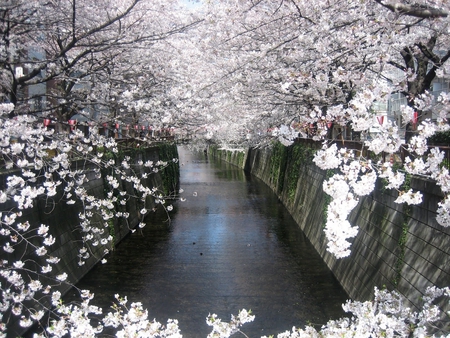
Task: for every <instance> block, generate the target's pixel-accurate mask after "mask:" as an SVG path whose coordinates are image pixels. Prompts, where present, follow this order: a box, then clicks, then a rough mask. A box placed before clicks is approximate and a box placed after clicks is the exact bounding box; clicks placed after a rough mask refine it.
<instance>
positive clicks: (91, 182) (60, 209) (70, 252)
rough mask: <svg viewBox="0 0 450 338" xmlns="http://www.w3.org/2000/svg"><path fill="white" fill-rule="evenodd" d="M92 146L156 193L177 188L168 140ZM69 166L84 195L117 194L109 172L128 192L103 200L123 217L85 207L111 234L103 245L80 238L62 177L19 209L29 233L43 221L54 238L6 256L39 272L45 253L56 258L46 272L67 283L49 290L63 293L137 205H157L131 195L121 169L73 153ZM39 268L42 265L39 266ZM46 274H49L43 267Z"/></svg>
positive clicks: (13, 328)
mask: <svg viewBox="0 0 450 338" xmlns="http://www.w3.org/2000/svg"><path fill="white" fill-rule="evenodd" d="M96 151H97V152H98V153H101V152H102V153H103V157H102V158H103V159H104V160H105V161H114V162H115V163H116V164H119V163H121V162H122V161H123V160H124V158H125V157H127V159H128V163H129V167H128V169H127V170H128V172H127V174H128V173H129V174H130V176H131V175H135V176H136V177H138V178H139V180H140V182H141V183H142V184H143V185H145V186H146V187H148V188H149V189H152V188H154V189H155V191H157V192H158V194H161V195H164V196H169V195H172V196H173V195H174V194H175V193H176V192H177V190H178V188H179V168H178V161H177V160H176V161H173V159H174V158H175V159H177V158H178V153H177V147H176V145H175V144H173V143H172V144H169V143H161V144H153V145H152V146H150V147H138V146H133V147H131V146H127V147H121V148H120V150H119V151H118V152H117V153H112V152H108V151H106V150H105V149H104V148H100V147H98V148H97V149H96ZM161 161H163V162H167V163H166V164H165V167H166V168H165V169H164V170H162V166H161V167H158V166H157V165H156V163H158V162H161ZM146 162H153V163H155V165H156V168H159V169H161V170H155V169H154V168H153V167H148V166H144V165H142V163H146ZM71 166H72V167H71V169H72V170H73V171H74V172H75V171H77V170H78V171H77V172H78V174H79V175H80V176H82V178H83V179H82V180H81V179H80V182H81V183H80V184H79V189H80V190H82V191H83V192H84V194H85V196H88V197H86V198H91V197H92V199H94V198H96V199H104V198H105V196H106V195H107V194H110V193H111V194H112V193H115V194H118V192H117V190H116V191H115V192H114V190H113V189H112V188H111V185H110V184H109V183H108V180H107V176H108V175H109V176H110V177H113V176H114V177H115V179H116V180H117V187H120V189H121V190H122V191H126V192H127V194H128V195H127V196H129V198H127V203H126V204H119V203H118V202H116V203H113V205H112V206H109V205H108V211H109V212H114V215H117V213H119V212H121V213H127V214H129V217H128V218H127V219H126V218H123V217H122V218H120V217H114V218H109V219H108V220H107V221H105V220H104V219H103V218H102V217H101V215H100V214H99V213H98V212H96V210H91V209H89V210H88V212H89V213H90V214H91V216H90V221H91V223H90V224H91V225H92V226H93V227H94V226H97V225H99V224H100V227H101V229H102V234H104V235H105V237H107V236H111V238H112V241H111V242H110V243H107V244H106V245H97V244H98V243H97V244H94V241H90V242H89V241H87V240H85V238H84V236H85V235H86V233H85V232H84V229H83V228H82V226H81V225H80V223H82V222H83V220H82V218H81V216H80V214H83V212H85V211H86V209H87V208H85V204H84V203H83V202H82V201H77V202H75V203H73V204H69V203H66V200H67V198H66V195H65V183H62V184H60V185H59V186H58V188H57V189H56V191H55V194H54V195H53V196H52V197H51V198H50V197H49V196H39V197H37V198H36V199H35V201H34V203H33V206H32V207H30V208H26V209H23V210H20V211H21V212H20V218H18V222H24V223H25V222H26V223H27V224H29V227H30V231H29V232H30V233H31V232H32V231H36V230H37V229H39V228H40V227H41V225H42V224H43V225H46V226H48V234H50V235H51V237H52V238H54V243H53V245H51V246H48V247H47V248H46V253H47V255H45V256H44V255H41V256H37V255H36V254H35V253H34V252H33V251H32V250H27V246H28V243H27V241H23V242H22V243H19V244H18V245H17V246H16V247H15V249H16V250H15V252H14V253H13V254H12V255H11V256H10V257H12V258H13V259H17V260H22V261H24V262H27V261H32V262H35V263H36V266H35V267H34V269H36V271H33V270H30V271H33V272H36V273H39V272H40V269H39V268H38V267H39V266H42V267H45V266H46V264H47V261H46V259H47V258H48V257H58V259H59V262H58V263H57V264H55V265H54V266H52V268H51V269H50V270H51V273H52V274H54V276H58V275H60V274H67V275H65V276H67V283H65V282H64V283H59V282H53V286H52V290H54V291H56V290H58V291H59V292H61V293H62V294H64V293H66V292H67V291H68V290H69V289H70V288H71V287H72V285H73V284H75V283H77V282H78V281H79V280H80V279H81V278H82V277H83V276H84V275H85V274H86V273H88V271H90V270H91V269H92V267H93V266H95V265H96V264H97V263H98V262H99V261H100V260H101V259H102V258H103V257H104V256H105V248H106V249H108V250H109V251H110V252H111V251H114V248H115V245H117V244H118V243H119V242H120V241H121V240H122V239H123V238H124V237H125V236H127V235H128V234H129V233H130V231H131V230H132V229H134V228H136V227H137V225H138V223H139V222H140V221H141V219H142V217H143V216H142V213H141V210H142V209H143V207H144V206H145V207H146V208H148V209H152V208H154V207H157V204H156V203H155V198H154V197H153V196H151V195H147V196H146V197H145V198H135V196H136V195H137V193H136V189H135V187H134V184H135V181H134V182H132V181H130V180H129V179H127V177H126V175H120V174H118V173H117V172H116V171H115V168H114V167H113V166H106V165H105V166H103V167H101V168H100V169H99V167H100V166H99V165H98V164H96V163H94V162H87V161H86V160H81V159H77V158H73V160H72V162H71ZM14 174H15V172H14V170H11V171H10V172H8V173H5V174H3V175H0V190H4V189H5V186H6V185H7V182H8V177H11V176H13V175H14ZM99 174H101V175H99ZM144 200H145V204H144ZM14 208H15V205H14V202H13V201H12V200H9V201H6V202H5V203H2V210H0V211H6V210H14ZM105 208H106V207H105ZM32 243H33V242H32ZM2 246H3V244H2ZM30 246H31V245H30ZM83 246H84V247H85V248H87V252H88V256H86V258H85V259H84V261H83V262H84V264H80V252H81V249H82V248H83ZM14 255H16V256H14ZM42 270H44V269H43V268H42ZM47 275H49V274H48V272H47ZM52 276H53V275H52ZM38 278H40V279H41V280H42V281H45V278H46V277H45V276H44V275H43V274H42V275H41V276H39V277H38ZM30 304H31V305H30ZM27 306H33V307H34V306H36V308H38V309H41V306H42V307H48V306H50V300H49V299H48V298H46V297H45V296H43V297H41V298H40V299H39V302H38V304H37V303H31V302H30V303H28V304H27ZM5 317H6V316H5ZM7 327H8V329H7V332H8V337H17V336H23V335H24V334H25V332H26V330H27V329H26V328H23V327H21V326H20V325H18V320H16V317H14V316H12V317H11V320H9V321H8V324H7ZM33 330H34V328H33ZM30 334H31V333H30Z"/></svg>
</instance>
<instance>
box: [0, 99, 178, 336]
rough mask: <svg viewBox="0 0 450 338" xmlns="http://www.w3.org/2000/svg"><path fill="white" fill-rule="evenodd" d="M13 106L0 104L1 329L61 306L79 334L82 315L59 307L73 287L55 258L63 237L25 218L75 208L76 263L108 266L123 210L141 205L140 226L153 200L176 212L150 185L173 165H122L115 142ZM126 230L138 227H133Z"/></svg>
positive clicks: (33, 319) (126, 162) (125, 217)
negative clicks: (99, 187)
mask: <svg viewBox="0 0 450 338" xmlns="http://www.w3.org/2000/svg"><path fill="white" fill-rule="evenodd" d="M11 109H12V107H11V106H10V104H5V105H0V110H1V111H2V112H3V115H1V116H0V130H1V133H0V152H1V155H2V157H1V161H0V169H2V171H3V172H4V174H5V177H6V179H5V182H4V185H2V187H1V188H0V206H1V208H0V241H1V242H0V246H1V248H0V249H1V250H2V252H3V255H2V260H1V262H0V283H1V284H0V286H1V287H0V293H1V297H0V299H1V300H0V312H1V316H0V332H3V333H4V332H6V330H7V328H8V327H9V326H10V325H13V323H14V322H18V325H20V326H21V327H24V328H27V327H30V326H32V325H33V324H34V323H41V322H42V321H43V318H44V314H45V312H46V311H49V310H51V309H52V308H53V307H58V311H59V315H60V316H63V317H64V318H65V320H66V321H67V320H68V317H70V321H71V322H72V323H73V324H74V327H73V328H72V329H74V328H75V327H78V328H77V329H78V330H81V327H82V325H81V323H80V322H79V321H78V322H77V320H78V319H77V318H82V316H83V315H82V314H81V313H77V312H76V311H78V310H75V308H72V307H70V306H60V300H61V293H60V291H59V290H60V285H61V284H66V285H70V281H69V275H68V273H67V272H66V271H64V270H63V266H62V262H61V259H60V257H58V256H56V255H57V252H59V250H58V248H59V246H60V245H61V242H60V241H61V239H60V238H59V237H58V236H56V235H55V229H53V228H52V227H51V226H50V224H45V223H36V222H35V221H33V220H31V219H29V217H26V216H25V214H26V212H28V209H32V208H34V207H36V205H37V202H38V201H40V200H41V201H42V200H43V201H45V205H47V206H49V207H48V210H49V211H48V212H49V213H51V212H52V209H53V208H54V206H55V205H56V203H65V204H67V205H68V207H69V208H74V210H78V219H77V223H78V226H77V228H76V229H73V231H76V232H78V233H79V236H78V237H79V241H78V243H79V248H78V265H79V266H82V265H84V264H85V263H86V261H87V260H88V259H90V258H91V257H93V255H96V257H95V259H96V260H100V259H101V260H102V262H103V263H105V262H106V258H105V256H106V255H107V254H108V253H109V252H110V250H111V249H112V248H113V247H114V231H112V230H113V229H112V226H113V225H114V222H116V220H120V219H123V220H124V224H127V225H128V218H129V213H128V212H127V211H126V210H127V208H126V205H127V203H129V201H130V200H136V201H138V202H137V205H139V206H141V211H140V220H139V227H140V228H142V227H143V226H145V222H144V218H145V216H146V215H147V214H148V212H149V210H151V207H150V203H156V204H157V206H158V205H159V206H161V207H162V208H164V210H166V212H169V211H170V210H172V205H166V200H167V199H168V198H169V196H166V195H165V193H164V192H162V191H161V190H159V189H158V188H157V187H149V186H148V185H147V184H146V183H145V182H146V179H147V177H148V176H149V175H151V174H152V173H157V172H159V171H161V170H163V169H164V168H165V167H167V166H168V165H169V162H168V161H155V162H152V161H147V162H146V163H143V162H142V161H134V160H132V158H130V157H129V156H124V157H123V160H122V159H121V160H119V156H118V152H119V146H118V144H117V143H116V141H115V140H114V139H112V138H107V137H105V136H102V135H99V134H98V133H97V132H96V131H95V129H94V130H93V131H92V132H90V133H89V135H85V134H84V133H82V132H81V131H79V130H72V131H71V132H70V133H67V132H66V133H55V132H54V130H49V129H47V128H46V127H45V126H43V124H42V123H39V122H40V121H39V120H38V119H37V118H35V117H32V116H26V115H22V116H17V117H16V118H15V119H10V118H8V117H6V116H7V114H8V113H9V111H10V110H11ZM172 161H173V162H177V161H178V160H177V159H173V160H172ZM73 163H76V165H73ZM141 168H146V171H145V173H144V174H140V172H141V171H142V170H141ZM91 177H92V178H94V179H100V178H103V179H104V182H105V184H106V185H107V186H108V188H107V191H106V192H105V195H104V196H99V195H94V194H93V193H90V192H89V191H88V190H87V188H86V183H87V182H89V180H90V179H91ZM170 198H173V196H170ZM129 228H130V230H131V231H134V230H135V229H131V225H129ZM99 255H100V256H99ZM66 288H67V287H66ZM89 309H90V310H89V311H91V310H92V311H91V312H96V311H97V310H95V311H93V308H92V307H89ZM83 311H85V310H83ZM75 323H77V325H78V326H77V325H75ZM42 325H44V323H42ZM59 325H60V326H61V325H62V324H59ZM53 330H54V331H55V332H52V334H54V335H55V336H59V333H56V331H58V326H53ZM63 331H64V330H63ZM63 331H61V332H63ZM92 332H95V330H94V331H92ZM61 335H62V333H61Z"/></svg>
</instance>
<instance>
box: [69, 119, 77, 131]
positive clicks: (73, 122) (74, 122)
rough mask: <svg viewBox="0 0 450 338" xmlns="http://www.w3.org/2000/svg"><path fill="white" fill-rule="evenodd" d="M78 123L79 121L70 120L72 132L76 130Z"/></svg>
mask: <svg viewBox="0 0 450 338" xmlns="http://www.w3.org/2000/svg"><path fill="white" fill-rule="evenodd" d="M76 123H77V120H69V126H70V130H73V129H74V127H75V124H76Z"/></svg>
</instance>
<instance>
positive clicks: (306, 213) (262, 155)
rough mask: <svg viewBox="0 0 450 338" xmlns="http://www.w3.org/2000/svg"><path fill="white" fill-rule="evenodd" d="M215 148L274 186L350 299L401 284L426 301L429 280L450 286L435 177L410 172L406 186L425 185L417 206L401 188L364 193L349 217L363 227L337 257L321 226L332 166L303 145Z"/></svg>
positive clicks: (412, 297)
mask: <svg viewBox="0 0 450 338" xmlns="http://www.w3.org/2000/svg"><path fill="white" fill-rule="evenodd" d="M210 152H211V153H212V154H213V155H214V156H217V157H218V158H221V159H223V160H226V161H229V162H231V163H234V164H236V165H238V166H240V167H241V168H243V169H245V170H246V171H248V172H251V173H252V174H254V175H255V176H257V177H259V178H260V179H261V180H263V181H264V182H265V183H266V184H268V185H269V186H270V187H271V188H272V189H273V191H274V192H275V193H276V194H277V195H278V196H279V198H280V200H281V201H282V203H283V204H284V205H285V206H286V207H287V209H288V210H289V212H290V213H291V215H292V216H293V217H294V219H295V220H296V222H297V223H298V225H299V226H300V227H301V229H302V230H303V231H304V232H305V234H306V235H307V237H308V238H309V240H310V241H311V243H312V244H313V245H314V247H315V248H316V250H317V251H318V252H319V253H320V255H321V256H322V258H323V260H324V261H325V262H326V264H327V265H328V267H329V268H330V270H331V271H332V272H333V273H334V275H335V276H336V278H337V279H338V280H339V282H340V283H341V285H342V286H343V288H344V289H345V291H346V292H347V293H348V294H349V296H350V298H352V299H354V300H361V301H364V300H368V299H371V297H372V296H373V291H374V287H378V288H383V287H385V288H388V289H389V290H394V289H395V290H397V291H398V292H400V293H401V294H403V295H404V296H405V297H406V298H407V299H408V300H409V301H410V303H411V305H412V306H413V307H414V306H420V304H421V299H422V296H423V291H424V290H425V289H426V287H428V286H432V285H436V286H438V287H444V286H449V285H450V270H449V269H448V267H449V266H450V252H449V250H448V248H449V246H450V229H445V228H443V227H441V226H439V225H438V224H437V222H436V220H435V216H436V209H437V203H438V202H439V201H441V199H442V194H441V193H440V190H439V188H438V187H436V185H435V184H434V182H432V181H429V180H426V179H422V178H417V177H412V178H410V180H408V182H407V184H409V185H410V187H411V188H413V189H415V190H420V191H421V192H422V193H423V195H424V198H423V202H422V204H420V205H418V206H408V205H399V204H396V203H394V201H395V199H396V198H397V192H396V191H391V190H386V189H384V187H383V182H382V181H381V180H380V181H378V182H377V185H376V189H375V191H374V192H373V193H372V194H370V195H369V196H366V197H363V198H361V199H360V202H359V204H358V206H357V207H356V208H355V209H354V210H353V212H352V213H351V215H350V218H349V220H350V222H351V224H352V225H357V226H358V227H359V232H358V235H357V237H356V238H355V239H354V240H353V243H352V247H351V249H352V253H351V255H350V256H349V257H347V258H344V259H336V258H334V257H333V256H332V255H331V254H330V253H329V252H327V250H326V239H325V234H324V231H323V227H324V224H325V217H326V210H327V205H328V203H329V201H330V200H329V197H328V196H327V195H326V194H325V193H324V192H323V190H322V184H323V181H324V180H325V179H326V177H327V174H329V173H327V171H323V170H321V169H319V168H318V167H317V166H315V165H314V163H312V162H311V159H312V154H313V150H311V149H308V148H306V147H305V146H304V145H301V144H298V143H296V144H294V145H292V146H290V147H284V146H282V145H281V144H279V143H277V144H274V146H273V147H270V148H260V149H249V150H246V151H225V150H218V149H214V148H212V149H211V150H210Z"/></svg>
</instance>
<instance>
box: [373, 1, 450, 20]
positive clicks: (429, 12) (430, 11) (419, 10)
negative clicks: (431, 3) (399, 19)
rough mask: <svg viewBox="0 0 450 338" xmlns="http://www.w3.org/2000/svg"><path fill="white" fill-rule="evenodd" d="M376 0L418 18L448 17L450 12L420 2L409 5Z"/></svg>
mask: <svg viewBox="0 0 450 338" xmlns="http://www.w3.org/2000/svg"><path fill="white" fill-rule="evenodd" d="M375 2H377V3H379V4H380V5H381V6H383V7H385V8H387V9H389V10H391V11H392V12H395V13H400V14H404V15H409V16H414V17H417V18H423V19H431V18H446V17H447V16H448V13H447V12H446V11H444V10H442V9H438V8H432V7H428V6H423V5H418V4H413V5H409V4H403V3H399V2H398V3H395V4H388V3H385V2H384V1H383V0H375Z"/></svg>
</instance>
